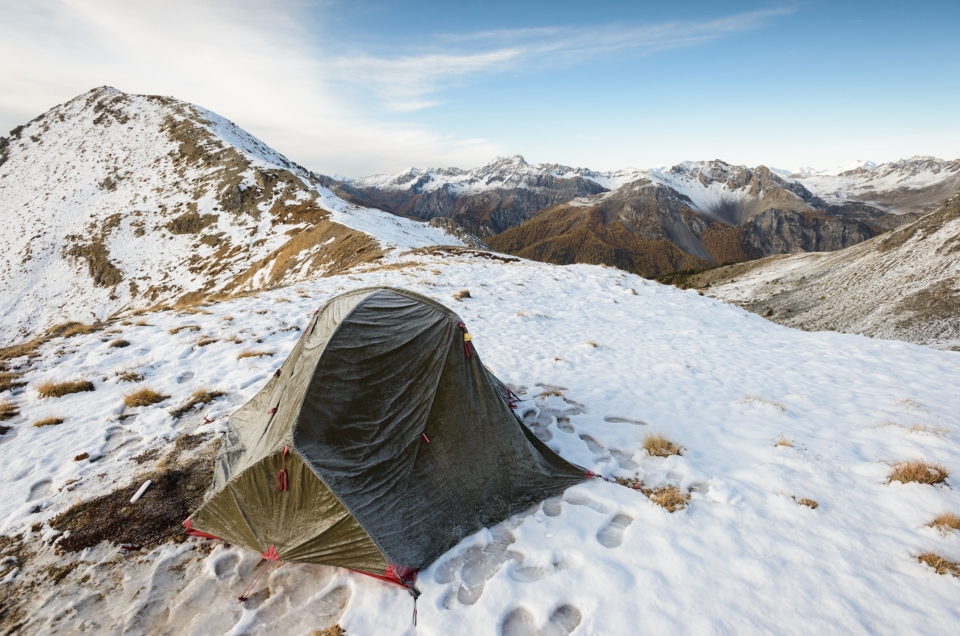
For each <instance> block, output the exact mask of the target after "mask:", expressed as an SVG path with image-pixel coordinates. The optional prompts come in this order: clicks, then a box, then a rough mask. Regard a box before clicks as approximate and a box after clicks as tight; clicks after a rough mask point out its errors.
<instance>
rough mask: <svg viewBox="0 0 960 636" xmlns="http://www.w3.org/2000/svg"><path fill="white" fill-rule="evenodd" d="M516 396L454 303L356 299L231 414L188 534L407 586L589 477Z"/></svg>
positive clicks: (322, 321) (309, 331)
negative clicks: (536, 429) (538, 430)
mask: <svg viewBox="0 0 960 636" xmlns="http://www.w3.org/2000/svg"><path fill="white" fill-rule="evenodd" d="M511 395H512V394H511V393H510V392H509V391H508V390H507V389H505V388H504V386H503V384H501V383H500V382H499V381H498V380H497V379H496V378H495V377H494V376H493V375H492V374H491V373H489V372H488V371H487V370H486V368H485V367H484V366H483V364H482V363H481V362H480V359H479V356H477V354H476V352H475V350H474V349H473V346H472V342H471V339H470V335H469V334H468V333H467V330H466V327H465V326H464V324H463V322H462V321H461V320H460V318H459V317H458V316H457V315H456V314H455V313H453V312H452V311H450V310H449V309H447V308H446V307H444V306H443V305H441V304H439V303H437V302H435V301H433V300H430V299H429V298H425V297H423V296H420V295H418V294H414V293H412V292H409V291H405V290H401V289H392V288H368V289H359V290H356V291H351V292H347V293H345V294H342V295H340V296H337V297H335V298H333V299H331V300H330V301H329V302H327V303H326V304H325V305H323V307H321V308H320V309H319V310H317V312H316V313H315V314H314V317H313V319H312V320H311V321H310V323H309V324H308V325H307V327H306V328H305V329H304V331H303V334H302V336H301V338H300V340H299V342H298V343H297V344H296V346H295V347H294V348H293V351H291V353H290V356H289V357H288V358H287V360H286V361H285V362H284V363H283V365H282V366H281V367H280V368H279V369H278V370H277V372H276V373H275V374H274V376H273V378H272V379H271V380H270V381H269V382H268V383H267V385H266V386H265V387H264V388H263V389H262V390H261V391H260V392H259V393H258V394H257V395H256V396H255V397H254V398H253V399H252V400H250V401H249V402H248V403H247V404H246V405H244V406H243V407H242V408H240V409H239V410H238V411H237V412H236V413H234V414H233V415H232V416H231V418H230V425H229V429H228V432H227V436H226V439H225V440H224V443H223V446H222V448H221V450H220V454H219V455H218V457H217V462H216V470H215V475H214V480H213V484H212V485H211V486H210V489H209V491H208V492H207V494H206V497H205V499H204V503H203V504H202V505H201V507H200V508H199V509H198V510H197V511H196V512H195V513H194V514H193V515H192V516H191V517H190V519H188V520H187V521H186V522H185V525H186V526H187V528H188V531H190V532H191V533H192V534H198V535H203V536H209V537H214V538H220V539H223V540H225V541H228V542H230V543H235V544H237V545H240V546H243V547H245V548H247V549H250V550H254V551H257V552H260V553H262V554H263V556H264V557H265V558H268V559H272V560H274V561H294V562H305V563H324V564H328V565H334V566H340V567H345V568H350V569H352V570H357V571H360V572H364V573H367V574H371V575H373V576H378V577H381V578H385V579H387V580H391V581H394V582H397V583H400V584H402V585H406V586H408V587H409V586H410V585H411V584H412V581H413V580H414V577H415V575H416V571H417V570H420V569H422V568H424V567H426V566H427V565H429V564H430V563H431V562H432V561H434V560H435V559H436V558H437V557H439V556H440V555H441V554H443V553H444V552H446V551H447V550H449V549H450V548H451V547H453V546H454V545H456V543H457V542H459V541H460V540H461V539H463V538H464V537H466V536H468V535H470V534H472V533H474V532H476V531H477V530H479V529H480V528H482V527H484V526H490V525H493V524H496V523H498V522H500V521H502V520H503V519H505V518H506V517H508V516H510V515H512V514H515V513H517V512H520V511H522V510H524V509H525V508H527V507H529V506H531V505H532V504H534V503H536V502H538V501H541V500H543V499H545V498H547V497H550V496H552V495H556V494H558V493H560V492H562V491H563V490H564V489H565V488H567V487H569V486H571V485H574V484H577V483H579V482H581V481H583V480H584V479H585V474H584V471H583V470H581V469H579V468H577V467H575V466H573V465H572V464H570V463H568V462H566V461H565V460H563V459H562V458H560V457H559V456H558V455H557V454H556V453H554V452H553V451H552V450H550V449H549V448H548V447H547V446H546V445H545V444H543V442H541V441H540V440H539V439H537V438H536V437H534V436H533V434H532V433H531V432H530V431H529V430H527V428H526V427H525V426H524V425H523V424H521V423H520V421H519V420H518V419H517V417H516V416H515V415H514V413H513V411H512V410H511Z"/></svg>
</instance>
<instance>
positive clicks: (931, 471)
mask: <svg viewBox="0 0 960 636" xmlns="http://www.w3.org/2000/svg"><path fill="white" fill-rule="evenodd" d="M949 476H950V474H949V473H948V472H947V469H946V467H944V466H943V465H942V464H929V463H927V462H925V461H923V460H922V459H911V460H908V461H904V462H894V464H893V470H891V471H890V474H889V475H888V476H887V479H889V481H899V482H902V483H905V484H907V483H910V482H917V483H920V484H940V483H943V482H944V481H945V480H946V479H947V477H949Z"/></svg>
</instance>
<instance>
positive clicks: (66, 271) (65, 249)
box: [0, 87, 460, 344]
mask: <svg viewBox="0 0 960 636" xmlns="http://www.w3.org/2000/svg"><path fill="white" fill-rule="evenodd" d="M0 217H2V218H3V219H4V223H5V228H4V230H5V231H4V232H3V234H2V236H0V344H5V343H7V342H9V341H10V340H12V339H15V338H17V337H21V336H24V335H26V334H28V333H30V332H32V331H34V330H36V329H39V328H44V327H48V326H50V325H51V324H53V323H56V322H63V321H67V320H75V321H82V322H90V321H93V320H98V319H103V318H105V317H107V316H109V315H111V314H113V313H115V312H117V311H120V310H123V309H130V308H135V307H145V306H151V305H154V304H157V303H163V302H171V301H174V300H177V299H180V298H182V297H183V296H185V295H187V294H210V293H218V292H232V291H237V290H241V289H253V288H259V287H264V286H272V285H276V284H279V283H280V282H283V281H292V280H296V279H300V278H303V277H305V276H308V275H311V274H317V273H320V272H322V271H329V270H336V269H338V268H341V267H344V266H348V265H349V264H351V263H353V262H356V261H362V260H365V259H369V258H375V257H378V256H382V254H383V253H384V250H388V249H390V248H391V247H394V246H400V247H406V248H411V247H419V246H423V245H429V244H435V243H442V242H446V243H453V244H460V241H459V240H458V239H455V238H453V237H448V236H447V235H446V234H445V233H444V232H443V231H442V230H439V229H437V228H431V227H427V226H425V224H422V223H416V222H414V221H409V220H406V219H398V218H396V217H393V216H392V215H385V214H384V213H382V212H379V211H376V210H363V209H360V208H358V207H357V206H351V205H349V204H347V203H346V202H344V201H342V200H340V199H339V198H337V197H336V196H335V195H333V193H331V192H330V191H329V190H327V189H326V188H322V187H320V186H318V185H317V184H316V183H315V182H314V181H313V177H312V175H311V173H310V172H309V171H307V170H306V169H304V168H302V167H300V166H298V165H296V164H295V163H293V162H291V161H290V160H288V159H287V158H286V157H284V156H283V155H281V154H280V153H278V152H276V151H274V150H273V149H271V148H269V147H268V146H267V145H266V144H264V143H263V142H262V141H260V140H258V139H256V138H255V137H254V136H252V135H250V134H249V133H247V132H245V131H243V130H242V129H240V128H239V127H237V126H236V125H235V124H233V123H232V122H230V121H228V120H226V119H224V118H223V117H220V116H219V115H216V114H215V113H212V112H210V111H208V110H206V109H203V108H200V107H198V106H195V105H192V104H188V103H185V102H181V101H179V100H176V99H173V98H168V97H160V96H156V95H129V94H126V93H122V92H120V91H118V90H117V89H115V88H110V87H101V88H97V89H94V90H92V91H89V92H87V93H85V94H83V95H80V96H79V97H77V98H75V99H73V100H71V101H69V102H67V103H65V104H63V105H60V106H57V107H55V108H53V109H51V110H50V111H48V112H47V113H44V114H43V115H41V116H39V117H37V118H36V119H34V120H33V121H31V122H30V123H28V124H26V125H24V126H19V127H17V128H15V129H14V130H13V131H11V133H10V136H9V137H8V138H2V140H0ZM349 228H354V230H350V229H349ZM355 230H360V231H355ZM364 231H366V232H367V233H366V234H365V233H363V232H364ZM370 232H372V233H373V234H374V235H375V236H374V237H371V236H369V233H370ZM358 255H359V256H358Z"/></svg>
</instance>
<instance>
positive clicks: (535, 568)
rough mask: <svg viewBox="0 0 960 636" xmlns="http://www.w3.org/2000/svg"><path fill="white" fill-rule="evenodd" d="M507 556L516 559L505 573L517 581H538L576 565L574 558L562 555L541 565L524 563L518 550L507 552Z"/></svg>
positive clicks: (522, 556)
mask: <svg viewBox="0 0 960 636" xmlns="http://www.w3.org/2000/svg"><path fill="white" fill-rule="evenodd" d="M507 556H508V557H510V558H511V559H513V560H514V561H516V565H515V566H514V567H512V568H511V569H510V570H508V572H507V573H508V574H509V576H510V578H511V579H513V580H514V581H517V582H519V583H533V582H535V581H540V580H542V579H545V578H547V577H548V576H553V575H554V574H557V573H558V572H563V571H564V570H568V569H570V568H572V567H576V566H577V565H578V563H577V562H576V560H575V559H570V558H566V557H562V556H561V557H557V558H553V559H552V560H551V561H550V562H549V563H544V564H541V565H536V564H532V563H531V564H528V565H524V564H523V562H524V559H525V557H524V555H522V554H520V553H519V552H508V553H507Z"/></svg>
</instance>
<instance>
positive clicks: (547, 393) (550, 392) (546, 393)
mask: <svg viewBox="0 0 960 636" xmlns="http://www.w3.org/2000/svg"><path fill="white" fill-rule="evenodd" d="M551 395H552V396H556V397H561V398H562V397H563V392H562V391H560V390H559V389H547V390H546V391H544V392H543V393H541V394H540V397H550V396H551Z"/></svg>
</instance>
